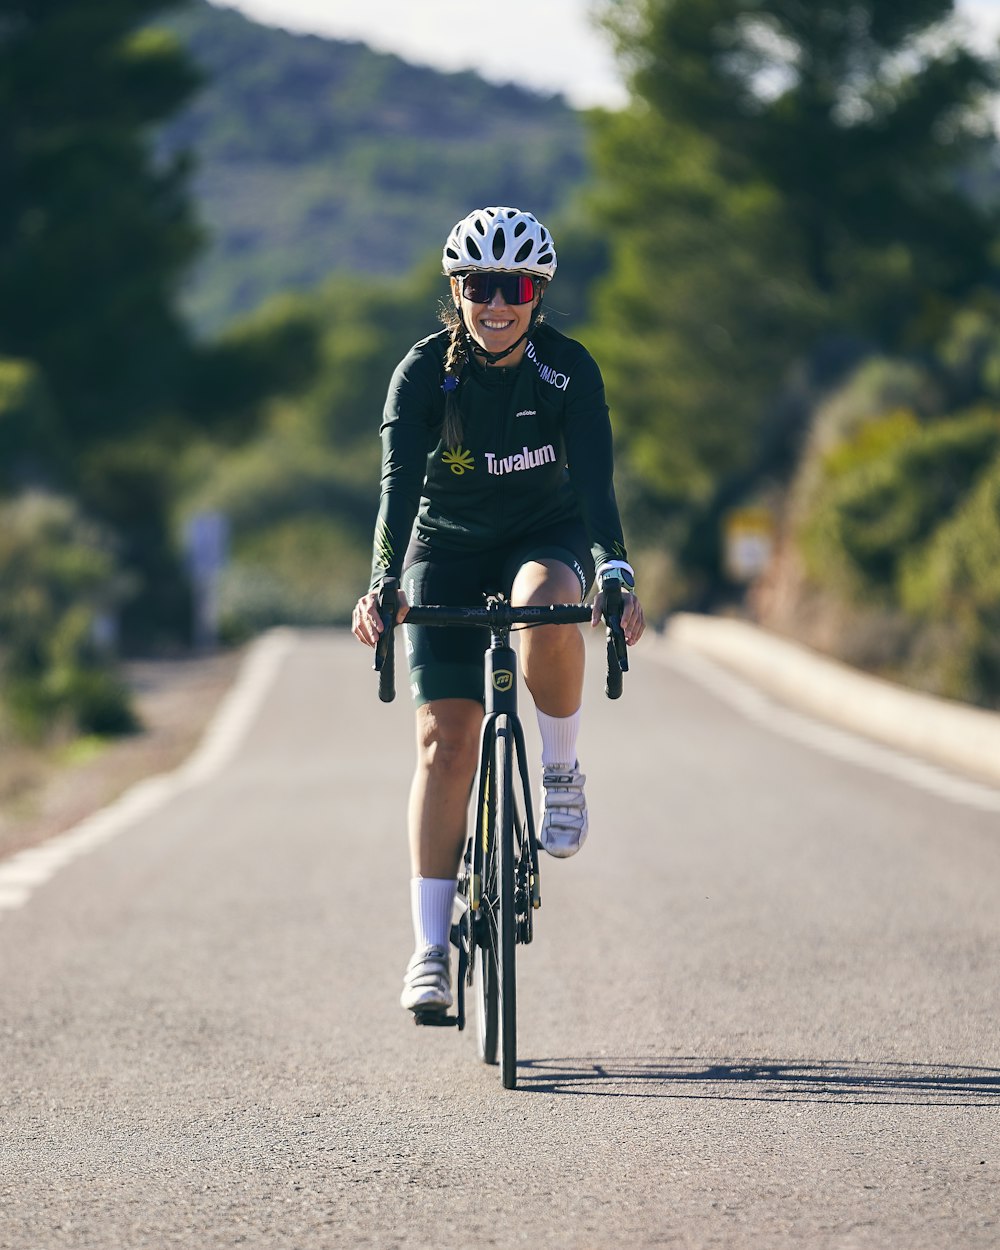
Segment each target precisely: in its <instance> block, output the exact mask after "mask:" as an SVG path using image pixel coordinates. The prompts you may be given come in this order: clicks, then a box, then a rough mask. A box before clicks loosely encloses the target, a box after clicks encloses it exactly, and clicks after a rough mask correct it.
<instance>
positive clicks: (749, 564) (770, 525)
mask: <svg viewBox="0 0 1000 1250" xmlns="http://www.w3.org/2000/svg"><path fill="white" fill-rule="evenodd" d="M723 525H724V534H725V558H726V573H727V574H728V575H729V577H731V578H732V580H733V581H734V582H751V581H753V579H754V578H755V577H759V576H760V574H761V573H763V572H764V570H765V569H766V568H767V566H768V565H769V564H770V562H771V556H772V555H773V553H774V517H773V516H772V515H771V513H770V511H769V510H768V509H767V508H734V509H733V510H732V511H731V512H727V513H726V516H725V520H724V522H723Z"/></svg>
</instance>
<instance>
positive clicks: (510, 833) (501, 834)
mask: <svg viewBox="0 0 1000 1250" xmlns="http://www.w3.org/2000/svg"><path fill="white" fill-rule="evenodd" d="M513 742H514V739H513V732H512V729H511V725H510V718H509V717H508V716H505V715H501V716H498V717H497V721H496V740H495V744H494V761H495V770H496V771H495V775H496V803H495V805H494V812H495V815H496V826H495V827H496V831H497V835H498V836H497V838H496V842H497V843H498V846H497V850H498V851H499V858H500V908H499V942H498V950H497V954H498V964H499V972H500V977H499V984H498V986H497V990H498V993H497V1007H498V1012H497V1026H498V1033H499V1037H498V1041H499V1047H500V1080H501V1081H502V1083H503V1087H504V1089H514V1088H515V1087H516V1086H517V969H516V963H515V955H514V952H515V950H516V945H517V927H516V926H517V920H516V916H515V909H514V891H515V888H516V884H517V883H516V881H515V868H516V865H515V860H514V782H513Z"/></svg>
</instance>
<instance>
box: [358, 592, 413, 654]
mask: <svg viewBox="0 0 1000 1250" xmlns="http://www.w3.org/2000/svg"><path fill="white" fill-rule="evenodd" d="M397 593H398V595H399V610H398V611H397V612H396V624H397V625H399V624H401V623H402V621H403V618H404V617H405V616H406V614H407V612H409V610H410V605H409V604H408V603H407V602H406V595H405V594H404V593H403V592H402V590H400V591H398V592H397ZM351 633H352V634H353V635H354V637H355V638H357V639H358V641H359V642H363V643H364V644H365V646H367V647H374V646H375V645H376V643H377V642H378V640H379V635H380V634H381V633H382V618H381V616H379V612H378V592H377V591H375V590H370V591H369V592H368V594H366V595H362V596H361V598H360V599H359V600H358V601H357V603H356V604H355V605H354V612H353V613H352V615H351Z"/></svg>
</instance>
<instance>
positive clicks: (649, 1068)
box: [517, 1055, 1000, 1107]
mask: <svg viewBox="0 0 1000 1250" xmlns="http://www.w3.org/2000/svg"><path fill="white" fill-rule="evenodd" d="M517 1083H518V1086H519V1088H521V1089H523V1090H525V1091H527V1092H528V1093H537V1094H577V1095H585V1096H589V1097H605V1098H696V1099H724V1100H735V1101H744V1102H755V1101H756V1102H826V1103H845V1104H849V1103H864V1104H871V1105H879V1106H894V1105H913V1106H950V1107H991V1106H993V1107H995V1106H998V1105H1000V1069H997V1068H977V1067H969V1066H966V1065H964V1064H962V1065H959V1064H923V1063H887V1062H882V1061H878V1060H871V1061H866V1060H864V1059H853V1060H846V1061H843V1060H832V1059H829V1060H816V1061H812V1060H802V1059H791V1060H781V1059H735V1058H727V1059H715V1058H699V1057H696V1056H690V1055H685V1056H680V1055H679V1056H671V1057H670V1058H666V1059H659V1058H639V1059H634V1058H629V1059H616V1058H613V1057H608V1056H602V1057H600V1058H582V1057H581V1058H566V1059H527V1060H522V1061H521V1062H520V1063H519V1064H518V1073H517Z"/></svg>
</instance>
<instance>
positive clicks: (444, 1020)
mask: <svg viewBox="0 0 1000 1250" xmlns="http://www.w3.org/2000/svg"><path fill="white" fill-rule="evenodd" d="M413 1023H414V1024H415V1025H417V1026H418V1027H421V1026H423V1027H424V1028H432V1029H449V1028H452V1029H453V1028H455V1026H456V1025H457V1024H458V1016H449V1015H448V1014H447V1013H446V1012H444V1011H415V1012H414V1013H413Z"/></svg>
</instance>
